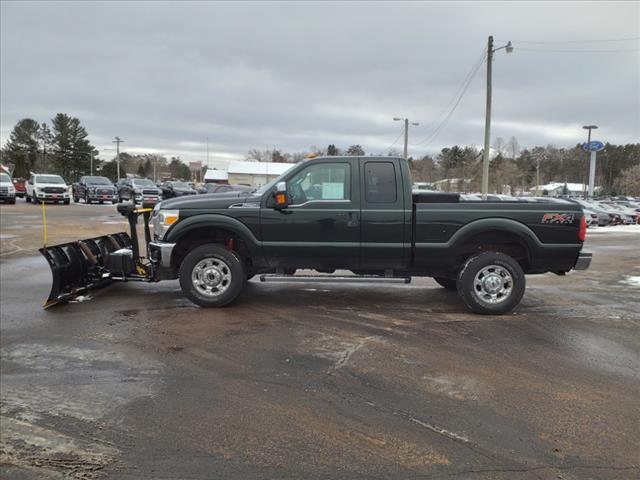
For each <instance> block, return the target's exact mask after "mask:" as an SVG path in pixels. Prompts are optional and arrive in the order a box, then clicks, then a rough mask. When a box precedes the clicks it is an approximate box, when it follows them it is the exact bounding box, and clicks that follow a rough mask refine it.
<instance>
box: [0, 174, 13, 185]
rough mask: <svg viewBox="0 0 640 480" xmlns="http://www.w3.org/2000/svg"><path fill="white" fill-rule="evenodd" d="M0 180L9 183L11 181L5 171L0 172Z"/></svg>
mask: <svg viewBox="0 0 640 480" xmlns="http://www.w3.org/2000/svg"><path fill="white" fill-rule="evenodd" d="M0 182H2V183H9V182H11V179H10V178H9V175H7V174H6V173H0Z"/></svg>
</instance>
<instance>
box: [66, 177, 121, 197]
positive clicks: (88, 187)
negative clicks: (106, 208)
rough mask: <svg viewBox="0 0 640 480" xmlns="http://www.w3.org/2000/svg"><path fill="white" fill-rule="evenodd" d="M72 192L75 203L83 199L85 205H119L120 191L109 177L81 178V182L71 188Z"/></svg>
mask: <svg viewBox="0 0 640 480" xmlns="http://www.w3.org/2000/svg"><path fill="white" fill-rule="evenodd" d="M71 191H72V193H73V201H74V202H79V201H80V199H83V200H84V203H91V202H99V203H104V202H111V203H118V191H117V190H116V187H114V186H113V183H111V180H109V179H108V178H107V177H96V176H93V175H88V176H84V177H80V180H79V181H78V182H77V183H74V184H73V185H72V186H71Z"/></svg>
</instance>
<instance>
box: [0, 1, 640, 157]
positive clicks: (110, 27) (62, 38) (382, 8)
mask: <svg viewBox="0 0 640 480" xmlns="http://www.w3.org/2000/svg"><path fill="white" fill-rule="evenodd" d="M639 5H640V2H627V3H616V2H602V3H594V2H567V3H562V2H548V3H543V2H539V3H533V2H532V3H524V2H513V3H506V2H495V3H492V2H488V3H483V2H469V3H457V4H454V3H450V2H449V3H436V2H431V3H416V2H412V3H399V2H395V3H381V2H376V3H374V2H371V3H364V2H360V3H310V2H300V3H267V2H260V3H234V4H230V3H229V4H225V3H213V2H212V3H206V2H193V3H188V2H175V3H154V2H150V1H146V2H141V3H134V2H131V3H124V2H106V3H100V2H96V1H92V2H84V3H80V2H71V3H64V2H49V1H46V2H39V3H38V2H31V3H29V2H15V3H14V2H10V1H4V0H3V1H2V3H1V7H0V8H1V12H0V13H1V29H0V35H1V52H0V80H1V82H0V109H1V118H0V122H1V136H2V143H3V144H4V142H5V141H6V139H7V137H8V134H9V132H10V130H11V128H12V127H13V125H14V124H15V122H16V121H17V120H19V119H20V118H24V117H31V118H34V119H36V120H38V121H40V122H42V121H47V122H49V121H50V119H51V118H52V117H53V116H54V115H55V114H56V113H57V112H65V113H68V114H71V115H74V116H77V117H79V118H80V120H81V121H82V123H83V124H84V125H85V126H86V128H87V130H88V132H89V134H90V139H91V141H92V142H93V143H94V144H95V145H96V146H98V148H100V149H101V151H102V155H101V156H102V157H103V158H110V157H111V156H112V155H113V154H114V152H112V151H109V150H105V149H106V148H112V147H113V145H112V144H111V140H112V139H113V136H114V135H119V136H120V137H122V138H123V139H124V140H125V143H124V144H123V149H124V150H126V151H129V152H132V153H135V152H160V153H164V154H169V155H174V154H179V155H181V157H182V158H183V159H184V160H204V159H205V157H206V143H207V138H209V145H210V152H211V153H210V157H211V158H212V159H214V158H217V159H221V158H242V157H244V155H245V154H246V153H247V151H248V150H249V149H252V148H258V149H265V148H267V147H268V148H273V147H274V146H275V147H276V148H280V149H282V150H284V151H289V152H294V151H303V150H307V149H308V148H309V146H311V145H317V146H321V147H326V145H327V144H329V143H334V144H336V145H337V146H338V147H342V148H346V147H348V146H349V145H351V144H356V143H357V144H361V145H362V146H363V147H364V149H365V151H366V152H367V153H383V154H384V153H386V152H387V150H388V148H389V146H390V145H391V144H392V142H393V141H394V140H395V139H396V138H398V134H399V133H400V127H401V125H400V122H393V120H392V118H393V117H396V116H400V117H405V116H406V117H408V118H410V119H411V121H415V122H419V123H420V126H419V127H413V128H412V129H411V130H410V142H409V143H410V152H409V153H410V154H412V155H414V156H417V155H420V154H423V153H425V152H434V151H437V150H439V149H441V148H442V147H444V146H450V145H453V144H464V145H481V144H482V141H483V128H484V101H485V97H484V95H485V93H484V89H485V72H486V65H485V64H483V65H481V66H480V67H479V68H478V70H477V73H476V75H475V77H474V79H473V81H472V82H471V84H470V85H469V88H468V90H467V91H466V94H465V95H464V96H463V98H462V100H461V101H460V103H459V105H458V107H457V109H456V110H455V112H454V113H453V115H452V116H451V118H450V119H449V121H448V123H447V124H446V126H445V127H444V128H443V129H441V131H440V133H439V134H438V135H437V136H435V138H433V139H432V141H430V142H426V143H423V144H422V145H412V144H415V143H417V142H419V141H421V140H423V139H425V138H428V137H429V136H430V135H431V133H432V132H433V130H434V129H435V128H436V127H437V126H438V125H439V124H440V122H441V121H442V119H443V117H444V116H445V115H446V114H447V112H449V111H450V107H451V104H452V100H454V98H455V95H456V93H457V92H459V90H460V87H461V85H462V82H463V80H464V79H465V76H466V75H467V74H468V73H469V71H470V70H471V69H472V67H473V66H474V64H475V63H476V61H477V60H478V59H479V58H480V56H481V55H482V50H483V48H485V46H486V41H487V36H488V35H490V34H493V35H494V36H495V38H496V39H497V40H499V41H496V46H500V45H503V44H504V43H505V42H504V41H505V40H513V43H514V46H515V51H514V52H513V53H512V54H511V55H507V54H506V52H505V51H504V50H501V51H499V52H497V53H496V56H495V60H494V82H493V85H494V89H493V129H492V138H493V139H495V138H496V137H498V136H501V137H503V138H505V139H508V138H509V137H511V136H515V137H517V138H518V140H519V142H520V144H521V145H522V146H533V145H546V144H549V143H551V144H555V145H558V146H572V145H574V144H575V143H577V142H580V141H583V139H584V136H585V135H584V131H583V130H581V128H580V126H581V125H583V124H585V123H595V124H597V125H599V126H600V130H598V132H597V135H596V137H597V138H598V139H601V140H604V141H611V142H614V143H627V142H637V141H639V140H640V117H639V113H638V112H640V51H638V49H640V41H638V39H637V37H640V7H639ZM621 38H632V40H629V41H616V42H599V43H595V42H594V43H523V42H534V41H536V42H545V41H546V42H548V41H554V42H555V41H583V40H612V39H621ZM633 38H636V39H635V40H633ZM524 48H527V49H539V50H536V51H531V50H524ZM540 50H632V51H617V52H604V53H603V52H574V51H569V52H556V51H540ZM633 50H635V51H633ZM394 147H397V148H400V149H401V148H402V139H399V140H398V141H397V143H395V145H394Z"/></svg>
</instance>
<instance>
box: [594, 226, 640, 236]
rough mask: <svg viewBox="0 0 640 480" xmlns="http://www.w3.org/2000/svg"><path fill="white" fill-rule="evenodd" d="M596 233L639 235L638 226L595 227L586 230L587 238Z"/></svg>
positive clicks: (639, 228)
mask: <svg viewBox="0 0 640 480" xmlns="http://www.w3.org/2000/svg"><path fill="white" fill-rule="evenodd" d="M597 233H635V234H640V225H614V226H612V227H595V228H593V227H592V228H589V230H587V236H589V235H592V234H597Z"/></svg>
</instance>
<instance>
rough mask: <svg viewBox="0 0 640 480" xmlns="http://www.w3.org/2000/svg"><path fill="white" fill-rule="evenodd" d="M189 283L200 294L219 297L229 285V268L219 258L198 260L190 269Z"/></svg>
mask: <svg viewBox="0 0 640 480" xmlns="http://www.w3.org/2000/svg"><path fill="white" fill-rule="evenodd" d="M191 283H192V284H193V287H194V288H195V289H196V291H197V292H198V293H200V294H201V295H204V296H207V297H219V296H220V295H222V294H223V293H224V292H226V291H227V290H228V289H229V285H231V269H230V268H229V265H227V264H226V263H225V262H224V261H223V260H220V259H219V258H206V259H204V260H200V261H199V262H198V263H197V264H196V266H195V267H193V270H192V271H191Z"/></svg>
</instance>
